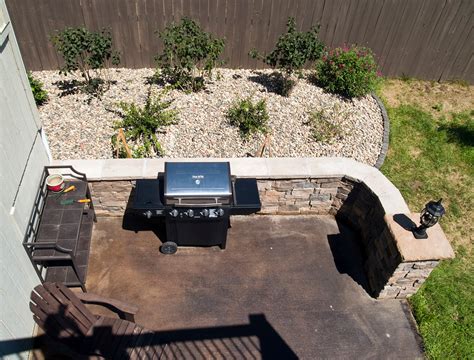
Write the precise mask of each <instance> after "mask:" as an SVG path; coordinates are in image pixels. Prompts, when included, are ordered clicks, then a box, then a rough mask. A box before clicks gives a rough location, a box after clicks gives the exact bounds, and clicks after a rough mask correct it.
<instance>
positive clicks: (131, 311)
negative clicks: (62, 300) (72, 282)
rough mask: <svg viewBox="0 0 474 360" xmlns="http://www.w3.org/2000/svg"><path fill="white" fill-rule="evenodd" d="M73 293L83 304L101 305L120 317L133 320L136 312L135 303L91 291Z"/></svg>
mask: <svg viewBox="0 0 474 360" xmlns="http://www.w3.org/2000/svg"><path fill="white" fill-rule="evenodd" d="M75 295H76V296H77V297H78V298H79V300H81V301H82V302H83V303H84V304H94V305H101V306H103V307H106V308H107V309H109V310H111V311H113V312H115V313H117V314H118V316H119V317H120V318H121V319H123V320H127V321H131V322H135V314H136V313H137V312H138V307H137V306H135V305H131V304H127V303H124V302H122V301H119V300H115V299H109V298H106V297H103V296H100V295H96V294H91V293H75Z"/></svg>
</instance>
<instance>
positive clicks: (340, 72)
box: [316, 45, 379, 98]
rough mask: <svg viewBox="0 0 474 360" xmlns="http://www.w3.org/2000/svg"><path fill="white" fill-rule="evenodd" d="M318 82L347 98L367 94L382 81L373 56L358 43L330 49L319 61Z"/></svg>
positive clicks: (317, 65) (317, 67)
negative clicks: (357, 44)
mask: <svg viewBox="0 0 474 360" xmlns="http://www.w3.org/2000/svg"><path fill="white" fill-rule="evenodd" d="M316 81H317V83H318V85H319V86H321V87H322V88H323V89H325V90H326V91H328V92H331V93H334V94H339V95H342V96H345V97H348V98H353V97H361V96H364V95H367V94H368V93H370V92H372V91H374V90H375V88H376V86H377V84H378V81H379V73H378V72H377V64H376V62H375V59H374V55H373V53H372V51H371V50H370V49H368V48H364V47H358V46H355V45H353V46H351V47H350V48H349V47H344V48H337V49H334V50H331V51H330V52H329V53H326V54H325V55H323V57H322V58H321V59H320V60H319V61H318V62H317V63H316Z"/></svg>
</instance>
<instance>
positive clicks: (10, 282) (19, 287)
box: [0, 0, 49, 359]
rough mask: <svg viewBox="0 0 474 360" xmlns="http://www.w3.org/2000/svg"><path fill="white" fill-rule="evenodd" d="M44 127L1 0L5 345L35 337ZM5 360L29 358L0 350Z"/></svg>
mask: <svg viewBox="0 0 474 360" xmlns="http://www.w3.org/2000/svg"><path fill="white" fill-rule="evenodd" d="M48 163H49V159H48V151H47V148H46V146H45V145H44V142H43V139H42V137H41V122H40V120H39V117H38V113H37V109H36V105H35V103H34V99H33V96H32V94H31V90H30V87H29V83H28V79H27V77H26V71H25V67H24V65H23V60H22V58H21V56H20V51H19V48H18V44H17V41H16V38H15V34H14V33H13V30H12V26H11V23H10V20H9V16H8V13H7V9H6V6H5V2H4V0H0V342H1V341H5V340H10V339H20V338H28V337H31V335H32V331H33V325H34V323H33V319H32V315H31V312H30V310H29V308H28V302H29V296H30V292H31V290H32V288H33V287H34V286H35V285H37V284H38V283H39V279H38V277H37V275H36V273H35V271H34V269H33V266H32V265H31V263H30V260H29V259H28V256H27V255H26V252H25V250H24V248H23V246H22V241H23V237H24V235H25V232H26V228H27V225H28V220H29V216H30V212H31V209H32V207H33V202H34V198H35V195H36V190H37V188H38V185H39V181H40V176H41V172H42V169H43V167H44V166H45V165H47V164H48ZM0 346H1V347H2V349H1V350H2V351H4V352H6V353H10V354H11V355H9V356H7V357H6V358H14V359H18V358H19V357H20V358H27V356H28V354H27V353H21V354H18V353H17V350H16V349H14V348H12V347H11V346H10V347H9V346H8V345H7V346H6V345H5V343H3V344H1V345H0Z"/></svg>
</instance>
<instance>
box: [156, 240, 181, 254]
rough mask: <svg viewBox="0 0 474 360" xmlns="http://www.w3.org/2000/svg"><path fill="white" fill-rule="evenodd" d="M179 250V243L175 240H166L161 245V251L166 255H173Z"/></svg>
mask: <svg viewBox="0 0 474 360" xmlns="http://www.w3.org/2000/svg"><path fill="white" fill-rule="evenodd" d="M177 250H178V245H176V243H175V242H173V241H166V242H165V243H164V244H163V245H161V247H160V251H161V253H162V254H165V255H173V254H174V253H176V251H177Z"/></svg>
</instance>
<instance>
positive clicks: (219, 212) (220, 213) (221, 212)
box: [216, 209, 224, 216]
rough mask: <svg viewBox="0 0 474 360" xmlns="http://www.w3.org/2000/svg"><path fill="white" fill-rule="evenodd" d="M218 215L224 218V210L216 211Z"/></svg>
mask: <svg viewBox="0 0 474 360" xmlns="http://www.w3.org/2000/svg"><path fill="white" fill-rule="evenodd" d="M216 215H217V216H224V209H217V210H216Z"/></svg>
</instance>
